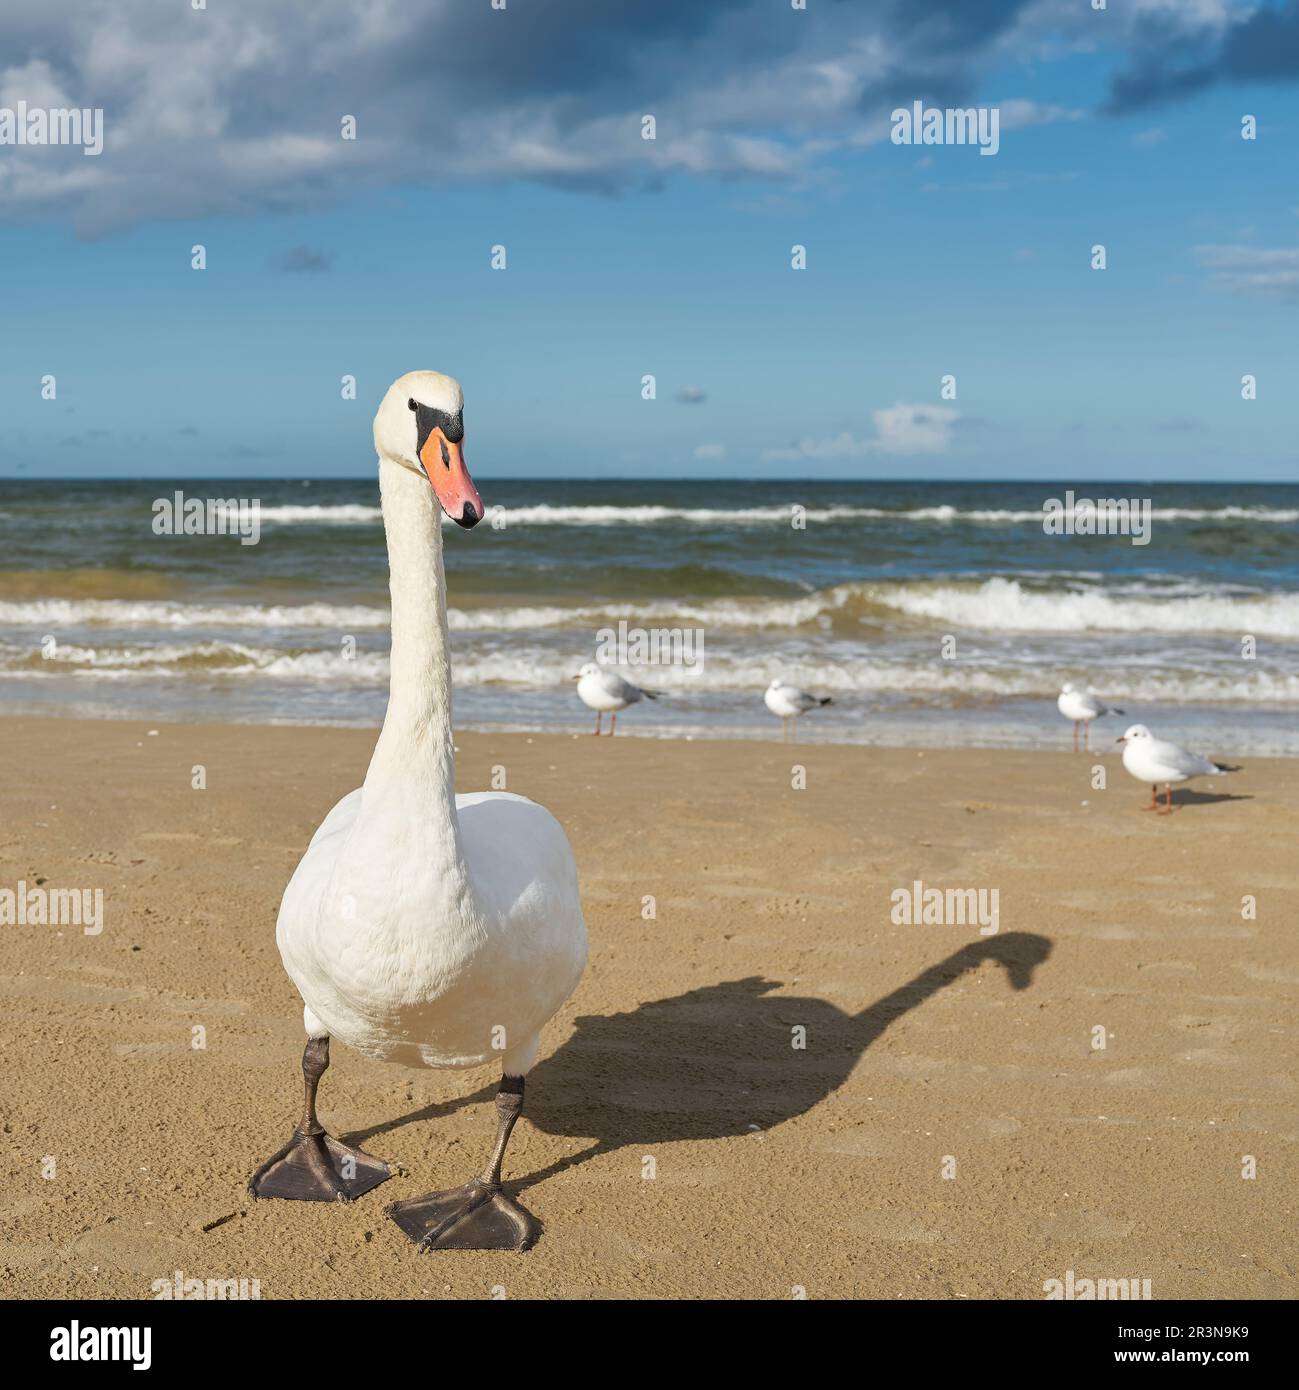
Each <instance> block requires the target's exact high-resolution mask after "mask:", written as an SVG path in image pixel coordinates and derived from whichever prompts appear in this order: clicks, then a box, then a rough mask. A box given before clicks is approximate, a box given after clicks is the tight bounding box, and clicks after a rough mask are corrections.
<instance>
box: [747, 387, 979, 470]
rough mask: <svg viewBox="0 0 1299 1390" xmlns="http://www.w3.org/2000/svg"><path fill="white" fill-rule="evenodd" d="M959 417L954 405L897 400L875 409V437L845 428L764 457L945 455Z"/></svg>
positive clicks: (824, 459) (829, 458)
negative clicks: (855, 433)
mask: <svg viewBox="0 0 1299 1390" xmlns="http://www.w3.org/2000/svg"><path fill="white" fill-rule="evenodd" d="M960 418H961V416H960V412H959V411H957V410H955V409H953V408H952V407H951V406H947V405H926V404H915V403H912V404H908V403H906V402H903V401H898V402H897V403H896V404H895V405H891V406H886V407H885V408H884V409H882V410H876V411H873V412H872V414H871V420H872V421H873V423H874V425H875V434H874V436H873V437H872V438H867V439H859V438H857V436H856V435H854V434H851V433H850V432H849V431H847V430H845V431H843V433H841V434H837V435H833V436H832V437H830V438H827V439H803V440H800V441H799V443H797V444H795V445H793V446H791V447H790V448H785V449H768V450H767V451H766V453H764V454H763V456H762V457H763V458H764V459H767V460H770V461H779V460H784V461H788V462H797V461H799V460H809V461H816V462H841V461H844V460H848V459H859V458H866V457H868V456H871V455H877V454H883V455H888V456H898V455H915V454H944V453H946V452H947V450H948V448H949V447H950V446H951V442H952V430H953V428H954V427H955V425H956V422H957V421H958V420H959V419H960Z"/></svg>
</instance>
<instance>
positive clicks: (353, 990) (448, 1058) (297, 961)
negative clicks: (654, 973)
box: [249, 372, 586, 1249]
mask: <svg viewBox="0 0 1299 1390" xmlns="http://www.w3.org/2000/svg"><path fill="white" fill-rule="evenodd" d="M462 418H463V417H462V397H461V391H460V387H459V385H458V383H457V382H455V381H453V380H452V379H451V378H450V377H446V376H442V375H441V374H439V373H437V372H412V373H410V374H409V375H407V376H404V377H402V378H400V380H398V381H396V382H394V383H393V385H392V386H391V387H390V388H389V390H388V393H387V395H386V396H385V397H384V399H383V403H382V405H381V406H380V407H379V413H378V414H377V415H376V416H375V421H374V442H375V448H376V449H377V450H378V454H379V488H380V494H381V499H382V503H383V520H384V527H385V530H386V533H387V539H388V560H389V567H390V571H391V591H392V677H391V688H390V693H389V697H388V712H387V715H386V717H385V719H384V723H383V730H382V732H381V733H380V735H379V739H378V742H377V744H376V745H375V750H374V755H373V757H372V758H371V761H370V767H369V770H368V772H367V773H366V777H365V784H364V785H363V786H362V787H361V788H360V789H359V790H357V791H354V792H352V793H351V794H350V795H348V796H345V797H344V798H343V799H342V801H340V802H339V803H338V805H337V806H335V807H334V809H333V810H332V811H331V812H330V813H329V815H328V816H326V817H325V820H324V822H323V823H322V824H321V826H320V828H319V829H318V830H317V831H316V834H315V836H314V837H313V839H312V841H311V844H310V846H309V847H308V849H307V852H306V854H305V855H304V856H303V858H302V861H301V863H299V865H298V867H297V870H296V872H295V873H294V875H293V878H292V880H291V882H290V883H289V886H288V889H287V890H286V891H285V894H284V901H283V903H282V904H281V907H280V916H279V922H278V924H277V926H276V932H275V938H276V942H277V943H278V945H279V948H280V955H281V957H282V958H283V961H284V968H285V970H286V971H287V972H288V974H289V977H290V978H291V979H292V981H293V983H294V984H295V985H296V986H297V988H298V992H299V993H300V994H301V995H302V999H303V1002H304V1004H305V1006H306V1007H305V1008H304V1010H303V1019H304V1022H305V1025H306V1030H307V1038H308V1042H307V1047H306V1051H305V1053H304V1055H303V1062H302V1068H303V1073H304V1075H305V1077H306V1088H307V1095H306V1107H305V1112H304V1115H303V1119H302V1121H301V1123H300V1124H299V1125H298V1128H297V1130H296V1131H295V1133H294V1135H293V1138H292V1139H291V1140H290V1141H289V1143H288V1144H286V1145H285V1147H284V1148H283V1149H281V1150H280V1152H279V1153H278V1154H276V1155H275V1156H274V1157H273V1158H271V1159H270V1160H268V1161H267V1162H266V1163H264V1164H263V1165H262V1166H261V1167H260V1168H259V1169H258V1170H257V1172H256V1173H255V1174H254V1175H253V1178H252V1180H251V1182H250V1184H249V1186H250V1189H251V1190H252V1192H253V1193H254V1195H255V1196H258V1197H290V1198H301V1199H306V1200H315V1201H330V1200H335V1199H344V1200H346V1199H350V1198H353V1197H358V1196H360V1195H361V1194H362V1193H363V1192H368V1191H369V1190H370V1189H371V1188H372V1187H374V1186H376V1185H377V1184H378V1183H381V1182H383V1181H384V1179H385V1178H387V1177H388V1176H390V1173H389V1169H388V1166H387V1165H386V1164H385V1163H383V1161H382V1160H380V1159H376V1158H373V1157H371V1156H370V1155H368V1154H365V1153H362V1152H361V1151H360V1150H356V1149H349V1148H348V1147H347V1146H346V1145H344V1144H341V1143H339V1142H338V1141H337V1140H336V1139H334V1138H333V1137H332V1136H330V1135H329V1134H327V1133H326V1132H325V1131H324V1130H323V1129H322V1127H321V1125H320V1124H319V1122H318V1121H317V1119H316V1112H315V1092H316V1086H317V1084H318V1082H319V1079H320V1076H321V1074H322V1073H323V1072H324V1070H325V1068H326V1067H327V1066H328V1065H329V1040H330V1038H331V1037H335V1038H338V1039H340V1040H341V1041H342V1042H344V1043H346V1044H347V1045H348V1046H349V1047H353V1048H355V1049H356V1050H357V1051H359V1052H363V1053H365V1054H367V1055H369V1056H373V1057H383V1058H386V1059H388V1060H390V1061H394V1062H401V1063H404V1064H407V1065H419V1064H423V1065H425V1066H430V1067H473V1066H478V1065H480V1064H482V1063H486V1062H489V1061H493V1060H497V1059H499V1060H500V1061H501V1063H502V1071H503V1076H502V1081H501V1088H500V1092H499V1093H498V1095H497V1099H496V1108H497V1112H498V1132H497V1140H496V1146H495V1150H494V1152H493V1154H492V1157H491V1160H490V1161H489V1163H488V1165H487V1167H486V1168H485V1170H484V1171H483V1173H482V1174H481V1175H480V1176H479V1177H478V1178H476V1179H474V1180H472V1181H471V1182H469V1183H467V1184H465V1185H464V1186H463V1187H460V1188H455V1189H452V1190H450V1191H447V1192H435V1193H431V1194H429V1196H427V1197H423V1198H416V1199H414V1200H413V1201H407V1202H399V1203H396V1204H395V1205H394V1206H393V1207H391V1208H389V1213H390V1215H392V1217H393V1219H394V1220H396V1221H397V1223H398V1224H399V1225H400V1226H401V1227H402V1229H403V1230H404V1231H406V1233H407V1234H408V1235H409V1236H410V1237H411V1238H412V1239H413V1240H416V1241H418V1242H419V1243H420V1245H421V1248H424V1249H427V1248H433V1247H455V1248H473V1249H503V1248H515V1249H520V1248H523V1247H524V1246H525V1245H526V1244H528V1243H529V1242H530V1240H531V1239H532V1237H533V1235H534V1232H535V1228H534V1224H533V1221H532V1218H531V1217H530V1216H528V1214H527V1213H526V1212H525V1211H524V1210H523V1208H521V1207H520V1206H518V1204H517V1203H515V1202H513V1201H512V1200H511V1199H510V1198H509V1197H507V1196H506V1195H505V1194H504V1193H503V1192H502V1191H501V1187H500V1170H501V1159H502V1157H503V1155H504V1152H505V1146H506V1143H507V1142H508V1140H509V1135H510V1130H511V1129H512V1128H513V1125H514V1121H515V1120H516V1119H517V1118H518V1115H519V1112H520V1110H521V1109H522V1105H523V1078H524V1076H525V1075H526V1074H527V1072H528V1069H529V1068H530V1067H531V1066H532V1064H533V1062H534V1061H535V1060H536V1056H537V1049H538V1044H539V1034H540V1030H541V1028H542V1025H543V1024H544V1023H545V1022H546V1021H547V1019H549V1018H550V1017H551V1016H552V1015H553V1014H554V1013H555V1011H556V1010H557V1009H558V1008H559V1007H560V1005H562V1004H563V1002H564V1001H565V1000H566V999H567V998H568V996H569V995H570V994H571V993H572V992H573V990H574V988H575V987H576V985H577V982H578V979H579V978H580V977H581V974H582V969H583V966H584V965H585V962H586V927H585V925H584V924H583V921H582V908H581V902H580V899H579V896H578V885H577V871H576V868H575V866H574V863H573V855H572V851H571V850H570V848H569V845H568V840H567V839H566V837H565V835H564V832H563V830H562V829H561V828H560V826H559V823H558V822H557V821H556V820H555V818H554V817H553V816H552V815H551V814H550V812H549V811H546V810H543V809H542V808H541V807H540V806H537V805H534V804H533V803H532V802H531V801H528V800H526V799H525V798H524V797H521V796H512V795H509V794H507V793H505V792H477V793H474V794H472V795H469V796H457V795H456V793H455V754H454V750H453V746H452V737H451V669H450V660H449V656H448V650H447V616H446V593H445V581H444V576H443V569H442V532H441V525H440V520H441V519H440V516H439V512H438V503H439V502H440V503H441V506H442V508H443V509H444V510H445V511H446V513H447V515H448V516H450V517H451V518H452V520H454V521H456V522H458V523H459V524H460V525H461V526H464V527H470V526H473V525H474V524H475V523H476V522H477V521H478V520H479V519H480V518H481V517H482V514H483V503H482V499H481V497H480V496H479V495H478V492H477V489H476V488H475V487H474V485H473V483H472V482H471V481H470V478H469V474H468V472H467V471H466V470H465V465H464V457H463V454H462V452H461V441H462V439H463V435H464V430H463V423H462ZM430 483H432V487H430V486H429V484H430ZM435 494H436V499H435Z"/></svg>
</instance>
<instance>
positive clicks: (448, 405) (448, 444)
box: [374, 372, 483, 527]
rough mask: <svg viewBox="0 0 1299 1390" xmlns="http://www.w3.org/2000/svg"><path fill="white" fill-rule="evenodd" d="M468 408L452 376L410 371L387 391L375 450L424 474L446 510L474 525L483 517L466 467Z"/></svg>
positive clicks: (376, 424)
mask: <svg viewBox="0 0 1299 1390" xmlns="http://www.w3.org/2000/svg"><path fill="white" fill-rule="evenodd" d="M464 408H465V400H464V396H463V395H462V394H461V391H460V383H459V382H458V381H457V380H456V379H455V378H454V377H450V376H443V375H442V373H441V372H407V373H406V375H405V376H403V377H398V378H397V380H396V381H394V382H393V384H392V385H391V386H390V387H389V388H388V394H387V395H386V396H385V397H384V398H383V403H382V404H381V405H380V406H379V413H378V414H377V415H376V416H375V417H374V447H375V448H376V449H377V450H378V452H379V457H380V458H381V459H385V458H386V459H391V460H392V462H394V463H398V464H400V465H401V466H402V467H403V468H409V469H411V470H412V471H413V472H416V473H423V474H425V475H426V476H427V477H428V480H429V482H430V483H432V484H433V491H434V493H436V494H437V499H438V501H439V502H440V503H441V504H442V510H443V511H444V512H446V514H447V515H448V516H449V517H450V518H451V520H452V521H454V522H455V523H456V524H457V525H458V526H464V527H470V526H476V525H477V524H478V522H480V521H481V520H482V519H483V499H482V498H481V497H480V496H479V495H478V489H477V488H476V487H475V486H474V483H473V479H472V478H471V477H470V476H469V470H468V469H467V468H466V467H465V456H464V438H465V425H464Z"/></svg>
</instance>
